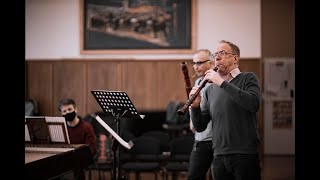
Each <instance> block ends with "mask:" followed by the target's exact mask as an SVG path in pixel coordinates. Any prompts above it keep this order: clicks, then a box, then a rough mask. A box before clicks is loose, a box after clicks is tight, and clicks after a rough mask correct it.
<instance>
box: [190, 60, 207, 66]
mask: <svg viewBox="0 0 320 180" xmlns="http://www.w3.org/2000/svg"><path fill="white" fill-rule="evenodd" d="M208 61H210V59H208V60H205V61H198V62H191V64H192V66H194V65H197V66H200V65H201V64H203V63H205V62H208Z"/></svg>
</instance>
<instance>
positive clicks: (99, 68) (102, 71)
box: [86, 62, 121, 113]
mask: <svg viewBox="0 0 320 180" xmlns="http://www.w3.org/2000/svg"><path fill="white" fill-rule="evenodd" d="M86 64H87V69H88V76H87V79H88V80H87V82H88V86H87V90H86V99H87V104H86V105H87V106H86V109H87V112H90V113H92V112H96V111H102V109H101V108H100V106H99V105H98V103H97V102H96V100H95V98H94V97H93V95H92V94H91V90H111V91H120V90H121V81H120V79H121V73H120V68H121V67H120V66H121V64H120V63H118V62H88V63H86Z"/></svg>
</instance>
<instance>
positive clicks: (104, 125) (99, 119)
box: [95, 115, 133, 149]
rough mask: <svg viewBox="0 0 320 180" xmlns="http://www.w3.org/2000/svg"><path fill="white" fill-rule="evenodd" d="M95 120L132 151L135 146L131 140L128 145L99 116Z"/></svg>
mask: <svg viewBox="0 0 320 180" xmlns="http://www.w3.org/2000/svg"><path fill="white" fill-rule="evenodd" d="M95 119H96V120H97V121H98V122H99V123H100V124H101V125H102V126H103V127H104V128H105V129H106V130H107V131H108V132H109V133H110V134H112V136H113V137H114V138H115V139H116V140H117V141H118V142H119V143H120V144H121V145H122V146H124V147H125V148H127V149H131V148H132V146H133V142H132V141H131V140H130V141H129V142H128V143H127V142H126V141H125V140H123V139H122V138H121V137H120V136H119V135H118V134H117V133H116V132H114V131H113V129H112V128H110V126H108V124H107V123H105V122H104V121H103V120H102V119H101V118H100V117H99V116H98V115H97V116H96V117H95Z"/></svg>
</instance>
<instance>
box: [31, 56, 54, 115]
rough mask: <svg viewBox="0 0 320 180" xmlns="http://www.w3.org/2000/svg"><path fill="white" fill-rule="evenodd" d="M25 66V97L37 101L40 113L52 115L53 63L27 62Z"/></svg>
mask: <svg viewBox="0 0 320 180" xmlns="http://www.w3.org/2000/svg"><path fill="white" fill-rule="evenodd" d="M26 67H27V69H26V74H27V77H26V80H27V82H26V88H27V99H34V100H36V101H37V102H38V103H39V106H38V108H39V112H41V114H50V115H52V113H53V112H52V108H51V107H52V102H53V99H52V97H53V92H52V91H53V87H52V70H53V64H52V63H47V62H27V66H26Z"/></svg>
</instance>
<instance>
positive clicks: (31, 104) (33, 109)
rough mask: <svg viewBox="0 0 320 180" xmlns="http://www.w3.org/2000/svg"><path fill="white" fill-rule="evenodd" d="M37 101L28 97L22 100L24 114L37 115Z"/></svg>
mask: <svg viewBox="0 0 320 180" xmlns="http://www.w3.org/2000/svg"><path fill="white" fill-rule="evenodd" d="M38 104H39V103H38V101H36V100H34V99H28V100H25V102H24V108H25V115H26V116H38V115H39V114H40V113H39V109H38Z"/></svg>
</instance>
